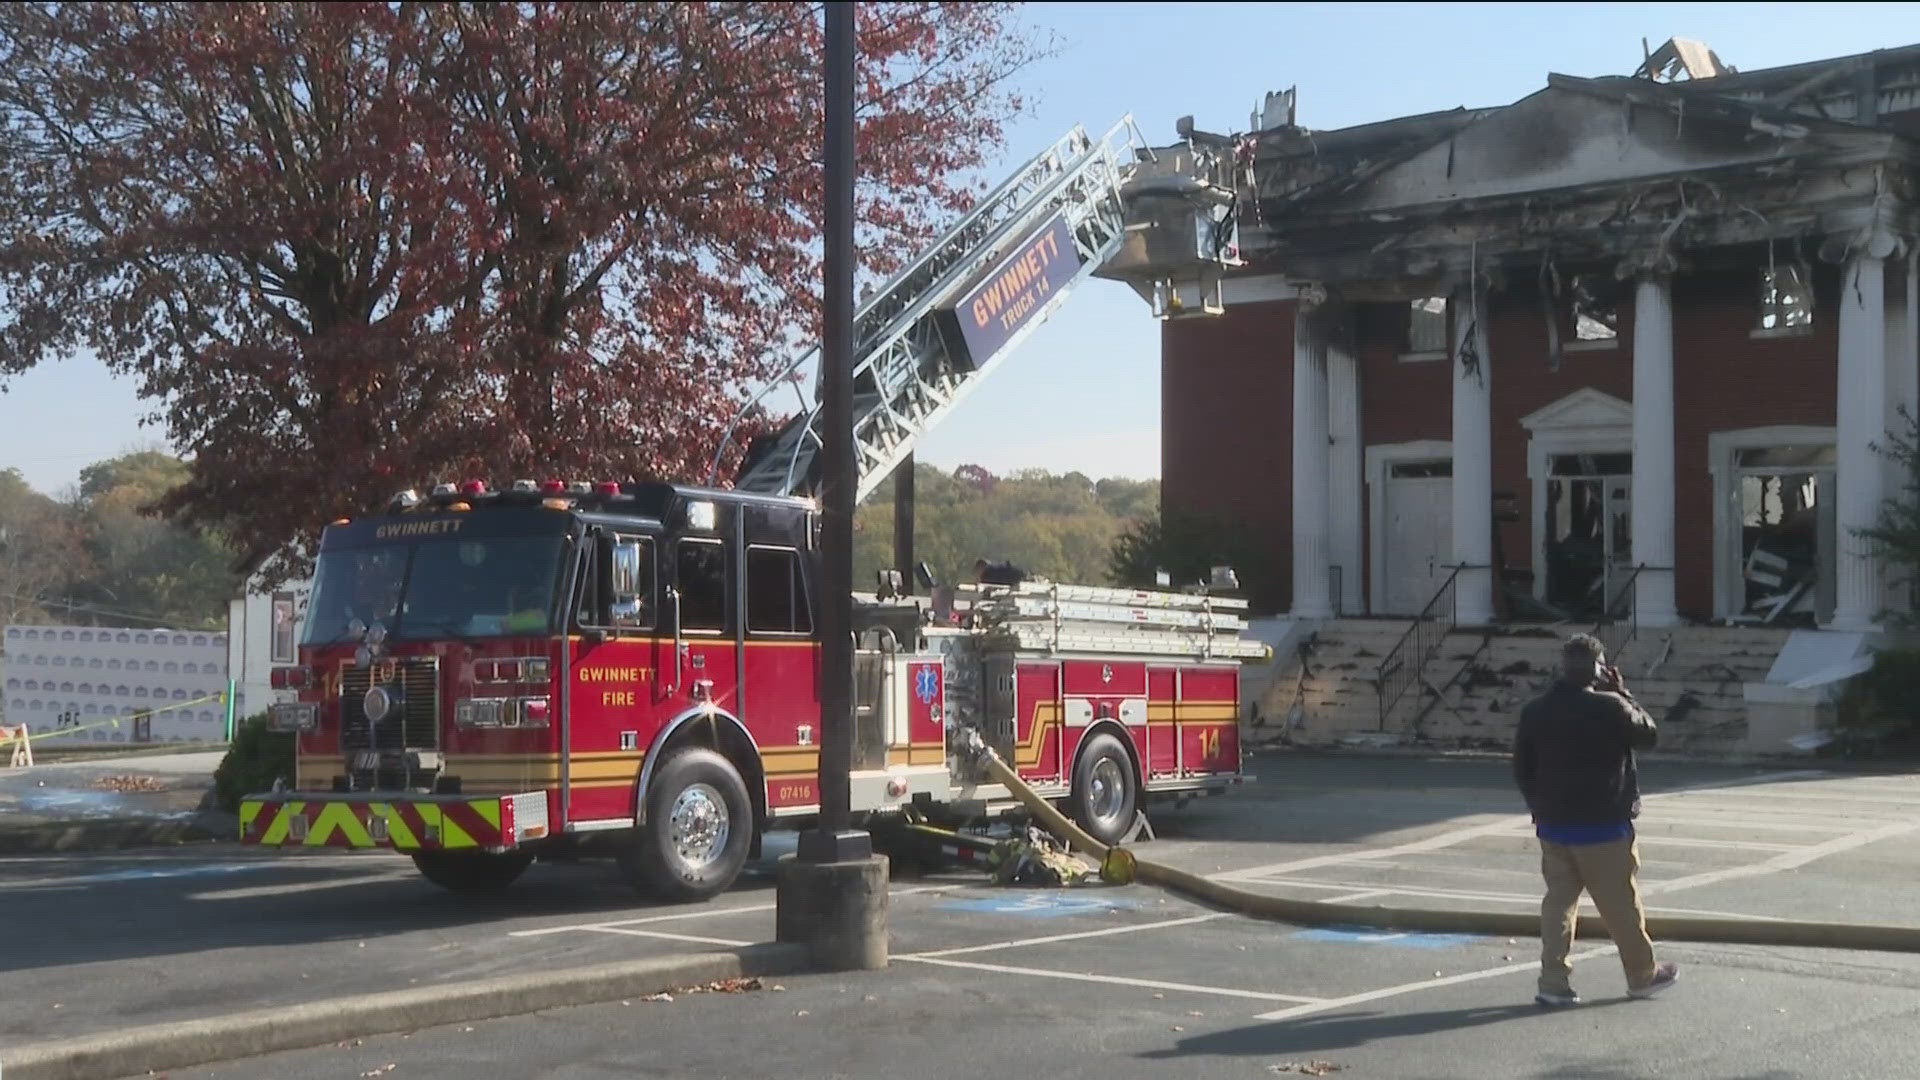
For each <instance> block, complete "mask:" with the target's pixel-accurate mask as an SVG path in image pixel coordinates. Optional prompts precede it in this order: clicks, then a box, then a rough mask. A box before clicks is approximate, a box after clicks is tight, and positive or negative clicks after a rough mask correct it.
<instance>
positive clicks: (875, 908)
mask: <svg viewBox="0 0 1920 1080" xmlns="http://www.w3.org/2000/svg"><path fill="white" fill-rule="evenodd" d="M825 75H826V117H825V128H826V155H825V157H826V160H825V166H826V168H825V187H826V200H827V205H826V214H825V224H826V228H825V232H826V235H825V259H824V264H825V265H824V270H825V276H826V280H825V282H824V284H823V288H822V299H823V301H824V303H825V308H826V311H825V322H824V327H823V333H822V335H821V341H820V393H821V409H820V414H821V428H820V437H821V443H822V445H821V475H822V482H821V507H820V513H821V530H820V531H821V540H820V546H821V551H820V563H819V565H820V567H821V575H820V576H821V582H820V592H821V600H822V603H821V607H820V613H819V618H818V620H817V624H818V625H817V628H818V631H819V633H820V636H821V671H820V676H821V678H820V771H819V781H818V783H819V797H820V821H819V824H818V825H817V826H816V827H815V828H814V829H813V830H811V831H809V832H806V833H802V834H801V836H800V846H799V853H798V854H797V855H795V856H790V857H788V858H786V859H782V860H781V863H780V874H779V886H778V894H777V908H778V910H777V912H776V919H775V921H776V924H777V929H776V935H777V936H778V938H779V939H780V940H781V941H795V942H804V943H806V944H807V946H808V948H809V949H810V950H811V951H812V953H813V959H814V962H815V963H817V964H819V965H821V966H822V967H826V968H834V969H842V970H845V969H853V968H867V969H874V968H883V967H886V966H887V860H886V859H885V858H884V857H880V856H876V855H874V854H873V841H872V838H871V837H869V836H868V835H867V833H865V832H863V831H860V830H856V829H853V828H851V827H850V826H851V823H852V819H851V813H850V805H849V804H850V792H849V790H848V781H849V773H850V772H851V771H852V768H853V736H854V731H853V706H854V701H853V511H854V504H855V503H856V502H857V501H858V499H857V491H858V487H857V479H856V475H855V471H854V450H853V299H854V298H853V260H854V249H853V214H854V200H853V186H854V169H855V164H854V111H853V90H854V7H853V4H852V3H851V2H845V0H842V2H836V3H829V4H827V5H826V71H825Z"/></svg>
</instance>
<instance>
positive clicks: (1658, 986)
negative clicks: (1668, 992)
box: [1627, 960, 1680, 998]
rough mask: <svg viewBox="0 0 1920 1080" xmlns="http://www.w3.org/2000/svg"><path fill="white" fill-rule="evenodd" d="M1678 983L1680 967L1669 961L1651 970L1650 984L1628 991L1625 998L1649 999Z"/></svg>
mask: <svg viewBox="0 0 1920 1080" xmlns="http://www.w3.org/2000/svg"><path fill="white" fill-rule="evenodd" d="M1678 981H1680V965H1679V964H1676V963H1674V962H1673V961H1671V960H1669V961H1667V962H1666V963H1663V964H1661V965H1660V966H1659V967H1656V968H1654V969H1653V981H1652V982H1650V983H1648V984H1647V985H1645V986H1642V987H1638V988H1635V989H1630V990H1628V991H1627V996H1628V997H1631V998H1650V997H1652V996H1654V995H1655V994H1658V993H1659V992H1660V991H1662V990H1665V989H1666V988H1667V987H1669V986H1672V985H1673V984H1674V983H1676V982H1678Z"/></svg>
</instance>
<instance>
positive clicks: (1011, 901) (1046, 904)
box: [940, 893, 1140, 919]
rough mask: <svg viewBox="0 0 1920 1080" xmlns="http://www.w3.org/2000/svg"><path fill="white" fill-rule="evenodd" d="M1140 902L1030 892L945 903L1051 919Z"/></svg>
mask: <svg viewBox="0 0 1920 1080" xmlns="http://www.w3.org/2000/svg"><path fill="white" fill-rule="evenodd" d="M1139 906H1140V904H1139V903H1138V902H1137V901H1133V900H1119V899H1109V898H1107V897H1097V896H1073V895H1070V894H1065V893H1027V894H1024V895H1017V896H994V897H987V898H984V899H980V900H955V901H953V902H951V903H946V904H941V905H940V907H941V909H942V910H945V911H977V912H984V913H986V914H989V915H1025V916H1027V917H1028V918H1034V919H1051V918H1056V917H1058V916H1061V915H1089V914H1094V913H1097V912H1103V911H1120V910H1123V909H1133V908H1137V907H1139Z"/></svg>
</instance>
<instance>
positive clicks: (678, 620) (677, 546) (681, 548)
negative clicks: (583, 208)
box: [673, 536, 735, 638]
mask: <svg viewBox="0 0 1920 1080" xmlns="http://www.w3.org/2000/svg"><path fill="white" fill-rule="evenodd" d="M688 545H697V546H701V547H711V548H715V549H717V550H718V551H719V552H720V589H721V592H720V606H719V610H720V625H719V626H718V627H689V626H688V625H687V589H686V582H684V581H683V580H681V573H680V571H681V569H682V565H681V554H682V553H683V552H685V551H686V549H687V547H688ZM730 546H731V545H729V544H728V543H727V541H725V540H723V539H721V538H719V537H712V536H681V537H676V538H675V539H674V544H673V590H674V600H673V623H674V625H673V629H675V630H677V631H678V632H679V633H680V634H681V635H683V636H686V637H703V638H705V637H710V638H724V637H726V636H727V620H728V612H729V611H730V610H731V606H730V605H729V604H728V603H727V601H728V600H729V599H731V597H729V596H728V595H727V593H728V590H729V589H731V588H733V587H735V586H734V585H733V582H732V580H731V579H732V575H730V574H728V573H727V548H728V547H730Z"/></svg>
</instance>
